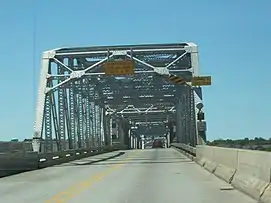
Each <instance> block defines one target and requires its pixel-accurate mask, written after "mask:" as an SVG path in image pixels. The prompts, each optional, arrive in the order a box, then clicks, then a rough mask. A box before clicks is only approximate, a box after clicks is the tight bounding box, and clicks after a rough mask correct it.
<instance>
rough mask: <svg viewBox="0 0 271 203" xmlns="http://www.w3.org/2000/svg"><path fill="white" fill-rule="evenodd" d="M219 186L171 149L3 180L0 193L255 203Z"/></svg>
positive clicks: (37, 202)
mask: <svg viewBox="0 0 271 203" xmlns="http://www.w3.org/2000/svg"><path fill="white" fill-rule="evenodd" d="M112 156H113V157H114V158H113V159H108V158H110V157H112ZM224 187H227V184H226V183H224V182H223V181H221V180H219V179H217V178H216V177H214V176H213V175H211V174H209V173H208V172H206V171H205V170H203V169H201V168H200V167H199V166H198V165H197V164H195V163H194V162H192V161H190V160H189V159H187V158H185V157H184V156H182V155H181V154H180V153H179V152H177V151H175V150H173V149H146V150H131V151H125V153H124V154H123V153H121V152H112V153H107V154H102V155H99V156H94V157H90V158H87V159H82V160H80V161H74V162H71V163H67V164H63V165H59V166H55V167H50V168H46V169H42V170H37V171H33V172H28V173H23V174H19V175H14V176H10V177H6V178H3V179H1V181H0V195H1V202H5V203H15V202H21V203H43V202H46V203H78V202H80V203H84V202H97V203H150V202H155V203H165V202H170V203H175V202H176V203H177V202H178V203H179V202H186V203H200V202H201V203H205V202H206V203H207V202H208V203H218V202H219V203H228V202H231V203H256V201H254V200H252V199H251V198H250V197H248V196H246V195H244V194H242V193H241V192H238V191H236V190H221V189H220V188H224Z"/></svg>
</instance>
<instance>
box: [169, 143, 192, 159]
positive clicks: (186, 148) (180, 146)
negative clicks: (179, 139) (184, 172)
mask: <svg viewBox="0 0 271 203" xmlns="http://www.w3.org/2000/svg"><path fill="white" fill-rule="evenodd" d="M170 147H174V148H177V149H178V150H180V151H181V152H182V153H184V154H185V155H186V156H187V157H188V158H190V159H192V160H194V159H195V157H196V148H195V147H192V146H189V145H186V144H183V143H171V144H170Z"/></svg>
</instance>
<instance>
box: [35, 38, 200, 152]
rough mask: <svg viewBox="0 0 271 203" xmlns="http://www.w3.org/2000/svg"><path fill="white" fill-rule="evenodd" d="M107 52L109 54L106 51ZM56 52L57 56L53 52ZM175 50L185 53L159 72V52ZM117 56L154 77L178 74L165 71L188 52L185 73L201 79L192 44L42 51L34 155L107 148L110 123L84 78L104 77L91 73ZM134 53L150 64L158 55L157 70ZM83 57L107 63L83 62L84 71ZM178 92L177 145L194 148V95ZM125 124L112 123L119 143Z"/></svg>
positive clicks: (189, 91)
mask: <svg viewBox="0 0 271 203" xmlns="http://www.w3.org/2000/svg"><path fill="white" fill-rule="evenodd" d="M133 47H134V48H133ZM110 49H111V51H108V50H110ZM114 49H115V50H114ZM132 49H134V50H132ZM59 50H61V51H62V52H61V51H60V52H58V51H59ZM100 50H102V51H100ZM119 50H122V51H119ZM180 50H184V51H185V52H183V54H181V55H180V56H179V57H177V58H176V59H175V60H174V61H172V62H170V63H169V64H166V65H165V67H163V68H162V69H163V70H162V69H161V68H160V66H161V64H163V60H168V59H165V58H163V57H162V55H163V51H164V52H165V53H168V52H169V51H177V52H180ZM109 52H110V54H111V55H110V54H109ZM117 52H118V53H117ZM120 52H124V53H125V54H126V56H128V57H129V56H130V57H131V58H133V59H134V60H136V61H137V62H139V63H141V64H143V65H145V66H148V67H149V68H151V70H153V71H150V70H142V73H143V72H144V73H145V74H147V72H156V73H157V74H158V75H159V74H164V72H169V71H173V72H174V71H181V70H180V68H178V67H177V66H176V67H177V68H176V67H174V68H173V69H170V67H171V66H174V63H177V62H178V63H179V62H180V61H181V58H182V57H183V56H184V55H185V54H186V53H189V54H190V65H189V66H190V67H187V70H188V69H189V71H191V72H192V75H193V76H200V75H199V68H198V50H197V46H196V45H195V44H193V43H184V44H167V45H165V46H164V48H163V46H162V45H146V46H136V45H133V46H131V47H130V48H126V47H125V46H118V47H115V48H114V47H113V48H112V47H108V48H102V49H100V48H99V49H97V48H96V50H95V47H94V48H86V49H84V48H70V49H69V48H67V49H57V50H51V51H47V52H44V54H43V57H42V64H41V65H42V68H41V73H40V80H39V88H38V100H37V109H36V120H35V127H34V128H35V130H34V135H33V150H34V151H37V152H41V151H42V152H50V151H55V150H65V149H68V148H69V149H77V148H85V147H99V146H102V145H104V144H111V143H112V140H111V135H112V134H113V129H112V118H111V117H110V116H108V117H107V116H106V114H105V109H104V106H103V105H101V103H100V102H99V97H97V96H96V92H95V85H94V84H93V81H92V80H91V79H90V78H84V77H83V76H95V74H99V75H103V74H104V73H102V72H101V71H98V72H97V73H95V68H97V67H98V66H100V65H101V64H102V63H104V62H105V61H106V60H107V59H108V58H111V57H113V55H114V54H117V55H118V54H120ZM133 52H134V53H137V54H139V55H140V56H143V55H144V54H145V53H148V54H146V59H148V57H149V59H151V55H152V54H155V53H157V52H159V53H160V54H162V55H161V58H160V59H157V60H158V61H154V64H155V63H157V64H158V63H160V66H159V65H157V64H156V65H150V64H148V63H147V62H144V61H142V60H143V59H141V60H140V59H138V58H136V57H134V56H132V55H131V54H132V53H133ZM128 53H130V54H128ZM84 54H93V56H94V55H95V54H96V55H95V57H96V59H97V58H99V59H101V58H103V56H108V58H103V59H101V60H98V62H97V60H96V62H93V63H92V62H86V64H87V63H90V65H89V67H83V66H84V65H83V64H82V63H81V62H80V57H81V55H84ZM108 54H109V55H108ZM78 57H79V58H78ZM95 57H94V58H95ZM143 58H144V57H143ZM159 60H160V61H159ZM180 63H182V62H180ZM156 66H157V67H156ZM182 66H183V65H182ZM182 68H183V67H182ZM169 69H170V70H169ZM166 70H167V71H166ZM87 71H89V72H87ZM136 73H137V74H141V71H140V70H136ZM180 88H181V89H182V94H181V95H179V102H178V104H177V106H176V128H177V130H176V136H177V138H178V141H179V142H183V143H186V144H191V145H196V144H197V136H198V135H197V126H196V117H195V114H196V110H195V97H196V95H195V93H194V90H193V88H191V87H189V86H182V87H180ZM124 123H125V122H124ZM124 123H123V121H119V122H117V129H118V130H117V131H118V132H117V134H118V136H119V137H121V139H122V141H124V136H129V133H128V132H129V131H127V129H126V126H125V124H124ZM126 134H127V135H126ZM131 137H132V136H131ZM131 137H130V138H131ZM131 139H132V138H131Z"/></svg>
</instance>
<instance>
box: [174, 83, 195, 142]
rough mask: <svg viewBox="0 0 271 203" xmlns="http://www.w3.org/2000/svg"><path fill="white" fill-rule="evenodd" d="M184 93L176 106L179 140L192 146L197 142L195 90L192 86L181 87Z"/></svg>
mask: <svg viewBox="0 0 271 203" xmlns="http://www.w3.org/2000/svg"><path fill="white" fill-rule="evenodd" d="M181 88H182V95H181V96H180V98H179V101H178V103H177V107H176V110H177V112H176V135H177V141H178V142H181V143H185V144H189V145H192V146H196V144H197V139H196V138H197V134H196V117H195V102H194V91H193V89H192V88H191V87H186V86H184V87H181Z"/></svg>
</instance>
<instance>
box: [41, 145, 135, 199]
mask: <svg viewBox="0 0 271 203" xmlns="http://www.w3.org/2000/svg"><path fill="white" fill-rule="evenodd" d="M138 152H139V151H138V150H136V151H134V152H133V153H132V154H130V155H129V156H128V157H126V158H125V159H124V160H123V161H122V162H120V163H118V164H114V165H113V166H111V167H109V168H107V169H105V170H104V171H102V172H100V173H98V174H96V175H94V176H91V177H89V178H88V179H86V180H85V181H82V182H79V183H76V184H75V185H73V186H72V187H69V188H67V189H66V190H64V191H63V192H61V193H59V194H58V195H55V196H54V197H53V198H51V199H50V200H47V201H46V203H65V202H67V201H68V200H70V199H72V198H73V197H74V196H76V195H78V194H79V193H81V192H83V191H84V189H87V188H89V187H91V186H93V185H94V183H96V182H99V181H101V180H103V179H104V178H105V177H106V176H108V175H109V174H111V173H113V172H114V171H116V170H117V169H119V168H121V166H123V165H125V164H126V163H127V162H128V161H129V160H131V159H132V158H133V156H132V155H134V154H137V153H138Z"/></svg>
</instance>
